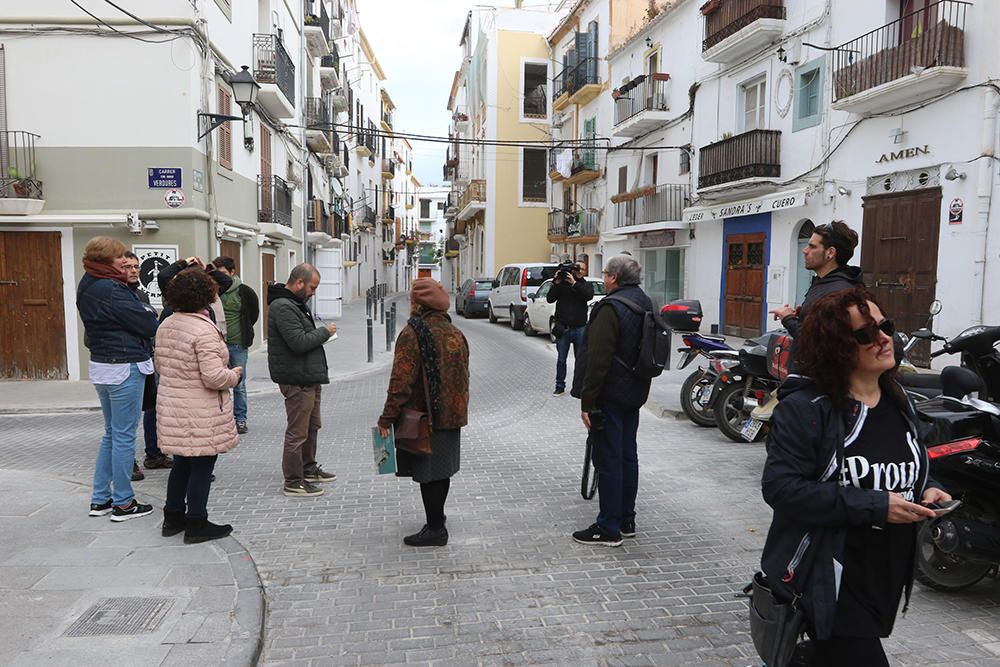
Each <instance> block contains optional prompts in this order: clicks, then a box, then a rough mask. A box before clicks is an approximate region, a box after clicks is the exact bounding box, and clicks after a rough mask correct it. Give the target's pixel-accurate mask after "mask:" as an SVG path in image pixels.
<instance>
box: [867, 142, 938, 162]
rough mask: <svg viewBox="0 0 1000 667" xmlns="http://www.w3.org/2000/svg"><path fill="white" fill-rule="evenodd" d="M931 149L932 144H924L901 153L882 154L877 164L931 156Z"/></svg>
mask: <svg viewBox="0 0 1000 667" xmlns="http://www.w3.org/2000/svg"><path fill="white" fill-rule="evenodd" d="M930 154H931V147H930V144H924V145H923V146H917V147H916V148H904V149H903V150H901V151H893V152H892V153H882V157H880V158H879V159H877V160H875V164H880V163H882V162H895V161H896V160H903V159H905V158H909V157H917V156H918V155H930Z"/></svg>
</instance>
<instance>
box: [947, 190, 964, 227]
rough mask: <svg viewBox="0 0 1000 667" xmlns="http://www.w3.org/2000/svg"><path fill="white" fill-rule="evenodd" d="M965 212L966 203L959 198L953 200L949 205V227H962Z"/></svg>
mask: <svg viewBox="0 0 1000 667" xmlns="http://www.w3.org/2000/svg"><path fill="white" fill-rule="evenodd" d="M964 210H965V202H963V201H962V200H961V199H959V198H958V197H955V198H954V199H952V200H951V203H950V204H948V224H949V225H960V224H962V212H963V211H964Z"/></svg>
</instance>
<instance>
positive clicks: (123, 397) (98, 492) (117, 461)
mask: <svg viewBox="0 0 1000 667" xmlns="http://www.w3.org/2000/svg"><path fill="white" fill-rule="evenodd" d="M145 384H146V376H145V375H143V374H142V373H141V372H139V369H138V367H137V366H136V365H135V364H132V368H131V370H130V371H129V376H128V379H127V380H125V381H124V382H122V383H121V384H95V385H94V388H95V389H96V390H97V397H98V398H99V399H100V400H101V412H102V413H103V414H104V437H103V438H101V447H100V449H99V450H98V451H97V464H96V465H95V467H94V490H93V493H92V495H91V497H90V502H92V503H96V504H101V503H106V502H107V501H108V500H109V499H110V500H111V501H112V502H113V503H114V504H115V505H125V504H127V503H128V502H129V501H130V500H132V498H133V497H135V494H134V493H133V492H132V464H133V463H134V462H135V431H136V429H137V428H138V426H139V414H140V413H141V412H142V391H143V387H144V386H145ZM112 488H113V489H114V493H112Z"/></svg>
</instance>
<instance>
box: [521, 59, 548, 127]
mask: <svg viewBox="0 0 1000 667" xmlns="http://www.w3.org/2000/svg"><path fill="white" fill-rule="evenodd" d="M548 73H549V67H548V65H546V64H545V63H524V88H523V90H522V95H523V96H524V99H523V106H522V107H521V115H522V116H524V117H525V118H545V117H546V116H547V115H548V112H547V109H548V99H549V94H548V86H547V83H548Z"/></svg>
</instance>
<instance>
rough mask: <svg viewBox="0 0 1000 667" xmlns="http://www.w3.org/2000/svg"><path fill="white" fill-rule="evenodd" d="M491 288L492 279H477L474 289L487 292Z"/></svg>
mask: <svg viewBox="0 0 1000 667" xmlns="http://www.w3.org/2000/svg"><path fill="white" fill-rule="evenodd" d="M491 289H493V281H492V280H477V281H476V291H477V292H489V291H490V290H491Z"/></svg>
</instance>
